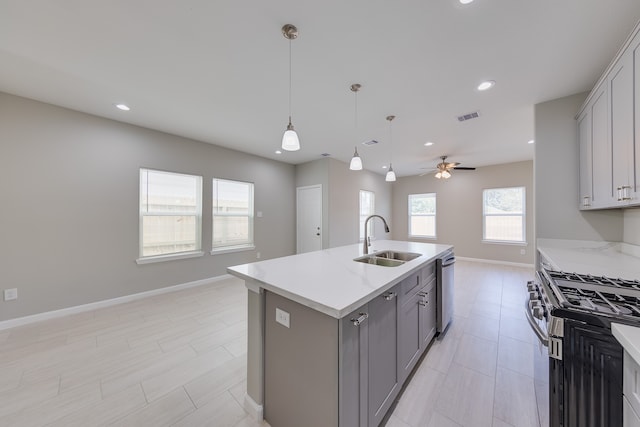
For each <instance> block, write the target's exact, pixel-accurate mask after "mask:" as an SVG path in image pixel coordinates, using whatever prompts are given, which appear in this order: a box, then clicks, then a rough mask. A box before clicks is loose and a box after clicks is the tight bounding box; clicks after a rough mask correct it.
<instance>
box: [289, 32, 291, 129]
mask: <svg viewBox="0 0 640 427" xmlns="http://www.w3.org/2000/svg"><path fill="white" fill-rule="evenodd" d="M289 124H291V39H289Z"/></svg>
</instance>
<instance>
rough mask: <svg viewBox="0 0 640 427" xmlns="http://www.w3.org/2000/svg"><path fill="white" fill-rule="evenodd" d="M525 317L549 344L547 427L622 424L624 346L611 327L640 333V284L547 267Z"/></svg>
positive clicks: (540, 360) (543, 376)
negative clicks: (625, 327)
mask: <svg viewBox="0 0 640 427" xmlns="http://www.w3.org/2000/svg"><path fill="white" fill-rule="evenodd" d="M536 276H537V280H536V281H531V282H528V283H527V289H528V291H529V297H528V299H527V304H526V308H525V314H526V316H527V320H528V321H529V324H530V326H531V328H532V330H533V332H535V334H536V335H537V337H538V339H539V341H540V344H541V346H539V347H537V348H535V349H534V376H535V379H536V381H537V382H542V383H545V382H548V387H542V388H536V403H537V406H538V414H539V416H540V419H541V421H542V422H543V424H542V425H547V424H548V425H549V426H550V427H610V426H621V425H623V420H622V406H623V397H622V363H623V362H622V360H623V356H622V355H623V350H622V346H621V345H620V343H619V342H617V340H616V339H615V337H614V336H613V334H612V333H611V323H614V322H615V323H624V324H628V325H632V326H639V327H640V281H638V280H622V279H613V278H609V277H597V276H591V275H588V274H576V273H565V272H561V271H553V270H546V269H541V270H540V271H537V272H536Z"/></svg>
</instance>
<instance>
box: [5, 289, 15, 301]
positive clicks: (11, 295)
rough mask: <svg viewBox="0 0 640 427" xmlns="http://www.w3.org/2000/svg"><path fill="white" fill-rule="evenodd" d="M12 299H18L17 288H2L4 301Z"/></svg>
mask: <svg viewBox="0 0 640 427" xmlns="http://www.w3.org/2000/svg"><path fill="white" fill-rule="evenodd" d="M14 299H18V289H17V288H13V289H5V290H4V300H5V301H12V300H14Z"/></svg>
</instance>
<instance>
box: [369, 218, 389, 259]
mask: <svg viewBox="0 0 640 427" xmlns="http://www.w3.org/2000/svg"><path fill="white" fill-rule="evenodd" d="M374 217H375V218H380V219H381V220H382V222H383V223H384V231H385V233H388V232H389V226H388V225H387V221H385V219H384V218H383V217H381V216H380V215H369V216H368V217H367V219H365V220H364V242H363V245H362V253H363V254H365V255H367V254H368V253H369V246H371V238H370V237H369V236H367V224H368V223H369V220H370V219H371V218H374Z"/></svg>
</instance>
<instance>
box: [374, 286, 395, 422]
mask: <svg viewBox="0 0 640 427" xmlns="http://www.w3.org/2000/svg"><path fill="white" fill-rule="evenodd" d="M397 289H398V286H396V287H395V288H394V289H393V290H392V291H389V292H385V293H384V294H382V295H381V296H379V297H377V298H374V299H373V300H372V301H371V302H370V303H369V308H368V310H369V327H368V329H369V338H368V340H369V366H368V367H369V375H368V377H369V399H368V400H369V403H368V406H369V425H370V426H377V425H379V424H380V422H381V421H382V419H383V418H384V416H385V414H386V413H387V410H388V409H389V408H390V407H391V405H392V403H393V399H394V398H395V397H396V396H397V394H398V392H399V391H400V384H399V378H398V357H397V351H398V323H397V322H398V298H397V292H396V290H397Z"/></svg>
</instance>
